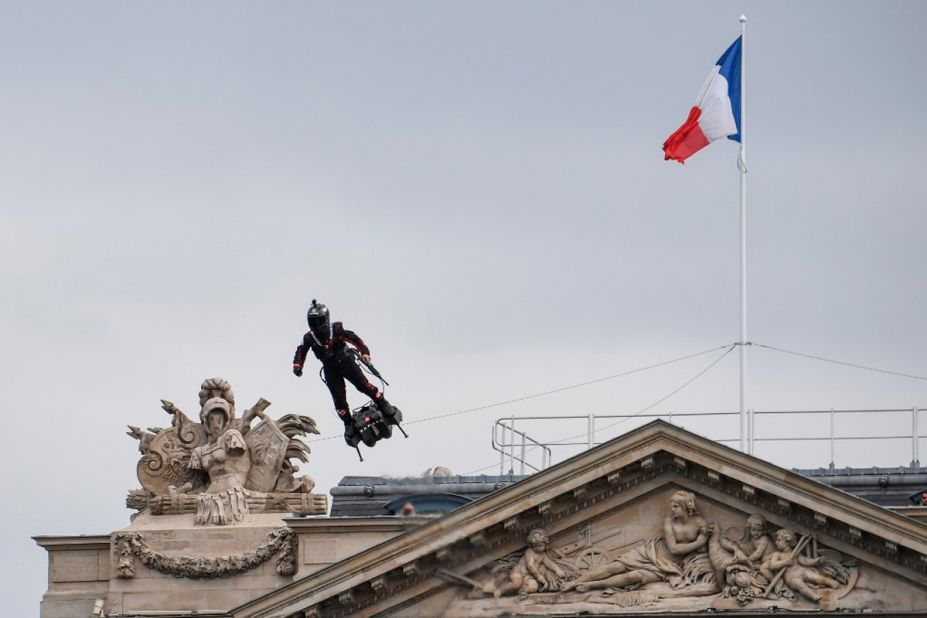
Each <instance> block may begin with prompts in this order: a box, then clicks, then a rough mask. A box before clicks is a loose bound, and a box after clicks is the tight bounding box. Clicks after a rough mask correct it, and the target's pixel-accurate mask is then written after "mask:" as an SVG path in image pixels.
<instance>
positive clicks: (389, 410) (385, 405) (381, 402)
mask: <svg viewBox="0 0 927 618" xmlns="http://www.w3.org/2000/svg"><path fill="white" fill-rule="evenodd" d="M373 402H374V403H375V404H376V405H377V410H379V411H380V414H382V415H383V418H385V419H386V420H387V421H389V420H390V419H391V418H393V417H394V416H396V408H394V407H393V406H392V405H391V404H390V402H388V401H387V400H386V397H384V396H383V395H382V394H381V395H380V396H379V397H377V398H376V399H374V400H373Z"/></svg>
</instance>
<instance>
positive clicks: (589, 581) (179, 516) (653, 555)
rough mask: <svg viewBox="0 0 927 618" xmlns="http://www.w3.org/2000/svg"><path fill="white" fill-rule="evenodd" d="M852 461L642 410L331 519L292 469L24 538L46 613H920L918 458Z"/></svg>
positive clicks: (351, 484) (338, 504) (923, 605)
mask: <svg viewBox="0 0 927 618" xmlns="http://www.w3.org/2000/svg"><path fill="white" fill-rule="evenodd" d="M207 416H208V415H207ZM179 425H180V426H183V424H182V423H181V424H179ZM245 437H246V438H247V436H245ZM220 442H221V441H220ZM253 450H255V451H257V450H259V449H253ZM143 459H144V458H143ZM140 466H141V463H140ZM284 467H285V466H284ZM829 472H833V473H829ZM140 474H141V473H140ZM854 474H855V476H854V475H853V474H844V475H843V476H841V475H840V474H839V473H837V472H836V471H820V473H819V474H814V473H813V471H801V473H799V472H798V471H790V470H786V469H783V468H779V467H777V466H774V465H772V464H770V463H767V462H765V461H762V460H759V459H757V458H754V457H752V456H750V455H746V454H744V453H741V452H739V451H736V450H733V449H731V448H728V447H726V446H723V445H720V444H718V443H716V442H712V441H710V440H707V439H705V438H702V437H699V436H697V435H695V434H692V433H690V432H687V431H685V430H683V429H681V428H679V427H676V426H674V425H670V424H668V423H665V422H663V421H654V422H652V423H650V424H648V425H646V426H644V427H641V428H639V429H637V430H634V431H632V432H630V433H628V434H625V435H624V436H621V437H619V438H616V439H614V440H611V441H610V442H607V443H605V444H602V445H600V446H598V447H596V448H593V449H590V450H588V451H586V452H584V453H582V454H580V455H577V456H575V457H573V458H571V459H569V460H566V461H564V462H562V463H560V464H557V465H555V466H553V467H550V468H548V469H546V470H544V471H542V472H539V473H537V474H534V475H532V476H528V477H515V478H512V477H454V476H439V477H435V476H434V475H432V476H431V477H429V479H428V480H427V481H426V480H423V479H418V480H417V481H412V480H395V479H394V480H387V479H378V478H375V477H371V478H363V477H348V478H346V479H345V480H343V481H342V483H341V484H339V486H338V487H336V488H334V489H333V490H332V495H333V498H334V501H333V505H332V510H331V515H330V516H326V515H324V514H323V513H325V512H326V510H327V503H326V504H325V505H324V508H323V505H322V502H321V501H323V500H324V498H325V496H319V495H317V494H312V493H309V492H308V490H306V487H307V485H306V484H305V483H304V484H303V486H302V491H295V492H292V491H291V492H286V491H284V492H278V491H276V490H277V489H287V488H291V485H292V483H290V481H291V480H293V479H294V478H295V477H294V476H293V475H292V474H290V473H288V475H287V477H286V478H287V481H286V482H285V483H282V484H281V482H279V481H278V482H277V484H276V486H275V487H274V488H273V489H274V491H268V492H266V493H263V494H257V493H255V492H254V491H252V490H248V489H247V485H246V486H245V493H244V494H243V495H244V496H245V498H246V504H247V506H248V507H249V510H248V511H247V512H245V513H244V514H241V516H240V519H239V520H237V521H231V520H232V519H235V518H234V517H232V518H229V521H227V522H225V523H223V524H221V525H220V524H212V523H209V522H200V523H199V524H197V523H196V521H195V519H196V517H197V514H196V513H195V512H194V510H193V507H192V506H191V504H192V502H191V500H194V498H191V497H189V496H187V494H184V493H178V492H177V491H176V489H175V490H174V491H168V492H167V493H166V494H165V495H163V496H154V495H153V493H157V492H153V493H152V492H150V491H149V493H148V495H147V502H145V503H144V504H143V505H142V504H136V507H138V506H143V508H141V510H140V513H139V514H138V516H136V517H135V518H134V520H133V522H132V524H131V525H130V526H128V527H127V528H126V529H124V530H120V531H116V532H114V533H112V534H111V535H108V536H100V537H83V536H82V537H37V538H36V541H37V542H38V544H39V545H41V546H42V547H44V548H45V549H46V550H47V551H48V555H49V589H48V591H47V593H46V594H45V596H44V598H43V600H42V606H41V616H42V618H66V617H68V618H70V617H80V618H84V617H87V616H93V615H97V616H104V615H105V616H114V617H119V618H127V617H129V616H163V617H174V616H176V617H179V616H189V615H191V612H197V613H196V614H195V615H208V616H213V617H223V618H307V617H319V618H323V617H326V618H328V617H331V618H334V617H336V616H362V617H367V616H399V617H413V616H415V617H422V616H449V617H455V616H458V617H465V616H466V617H468V616H538V615H552V616H553V615H555V616H579V615H590V614H592V615H618V614H621V615H627V614H635V615H638V614H654V613H656V614H660V613H668V612H672V613H682V614H686V615H691V614H699V613H706V614H707V613H711V612H718V611H732V612H737V614H738V615H759V614H767V613H769V612H775V611H814V612H819V611H841V612H866V613H878V614H883V615H900V614H911V613H914V614H923V613H927V526H925V524H924V523H922V522H921V521H920V519H919V517H918V516H919V515H920V513H921V510H922V507H913V506H908V505H909V504H910V501H909V500H908V501H907V505H906V504H905V502H904V500H907V496H908V495H910V494H914V493H916V492H917V491H918V490H917V489H912V487H914V486H915V484H916V483H918V482H920V480H921V479H919V478H916V476H917V474H919V471H918V472H917V473H916V474H913V473H907V475H905V473H904V472H903V471H893V472H891V471H889V472H884V473H880V474H876V475H873V478H872V479H868V480H867V479H863V480H864V481H866V483H864V482H861V481H860V482H856V481H854V482H847V483H844V485H843V486H841V485H840V483H839V482H838V479H840V478H844V477H846V478H844V481H846V479H847V478H851V477H852V478H856V479H860V478H862V477H864V476H866V475H865V474H863V473H862V472H860V471H856V473H854ZM893 474H894V476H895V477H896V478H894V479H893V478H892V475H893ZM883 476H884V477H888V480H885V479H881V477H883ZM902 477H904V478H902ZM140 478H141V476H140ZM822 481H823V482H822ZM880 481H881V482H880ZM903 481H905V482H908V485H905V484H904V483H903ZM828 482H830V484H827V483H828ZM288 483H289V485H288ZM854 483H855V484H854ZM867 483H868V485H867ZM149 485H150V483H149ZM867 487H868V488H869V490H871V491H872V492H875V493H870V494H865V492H863V491H860V492H859V493H861V494H862V495H865V496H866V498H867V499H863V498H862V497H859V496H856V495H853V494H852V493H850V492H849V491H847V490H848V489H851V488H856V489H860V488H863V489H866V488H867ZM900 487H904V489H903V492H906V493H904V495H903V496H902V493H901V492H902V490H901V489H899V488H900ZM909 489H910V491H908V490H909ZM867 491H868V490H867ZM879 491H881V492H882V494H879V493H878V492H879ZM889 494H891V497H890V498H886V496H888V495H889ZM268 496H269V497H268ZM879 496H881V497H882V498H885V499H886V500H887V502H883V504H882V505H880V504H879V499H877V498H879ZM136 499H140V498H139V497H138V496H136ZM195 500H200V501H201V500H202V498H195ZM209 500H211V501H212V502H215V499H214V498H210V499H209ZM131 501H132V497H131V496H130V502H131ZM220 502H221V501H220ZM899 502H900V503H901V504H898V503H899ZM407 503H413V504H412V506H413V507H414V509H415V511H416V514H415V515H408V516H402V515H397V514H395V513H396V512H397V509H400V511H401V509H402V507H403V506H405V505H406V504H407ZM888 507H892V508H888ZM196 508H197V509H199V508H200V507H199V506H197V507H196ZM893 509H894V510H893ZM924 510H927V509H924ZM298 513H302V514H303V515H302V516H300V515H299V514H298ZM312 513H316V514H315V515H313V514H312ZM339 514H340V515H341V516H338V515H339Z"/></svg>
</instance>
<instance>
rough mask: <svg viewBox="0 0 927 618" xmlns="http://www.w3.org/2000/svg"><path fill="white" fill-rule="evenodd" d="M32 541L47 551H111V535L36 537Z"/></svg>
mask: <svg viewBox="0 0 927 618" xmlns="http://www.w3.org/2000/svg"><path fill="white" fill-rule="evenodd" d="M32 540H33V541H35V543H36V545H38V546H39V547H42V548H44V549H45V550H46V551H49V552H51V551H75V550H92V549H98V550H99V549H105V550H109V547H110V535H108V534H105V535H103V534H99V535H85V534H81V535H78V536H44V535H43V536H34V537H32Z"/></svg>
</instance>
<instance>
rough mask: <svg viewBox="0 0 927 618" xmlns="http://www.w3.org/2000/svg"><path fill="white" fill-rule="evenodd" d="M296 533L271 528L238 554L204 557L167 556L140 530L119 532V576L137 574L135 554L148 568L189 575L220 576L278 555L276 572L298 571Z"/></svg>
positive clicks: (257, 564) (243, 570)
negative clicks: (259, 541) (254, 546)
mask: <svg viewBox="0 0 927 618" xmlns="http://www.w3.org/2000/svg"><path fill="white" fill-rule="evenodd" d="M297 540H298V539H297V536H296V533H295V532H293V530H291V529H290V528H280V529H278V530H274V531H273V532H271V533H270V534H269V535H268V537H267V541H265V542H264V543H263V544H262V545H261V546H260V547H258V548H257V549H255V550H253V551H249V552H245V553H243V554H241V555H238V556H223V557H218V558H204V557H199V556H165V555H164V554H160V553H158V552H156V551H154V550H152V549H151V547H149V546H148V543H146V542H145V539H143V538H142V535H140V534H139V533H137V532H133V533H126V534H118V535H116V537H115V538H114V546H113V551H114V552H115V554H116V556H117V563H116V577H118V578H120V579H132V578H133V577H135V558H136V557H137V558H138V559H139V560H141V561H142V564H144V565H145V566H146V567H148V568H149V569H153V570H155V571H158V572H159V573H164V574H165V575H173V576H174V577H187V578H189V579H218V578H223V577H231V576H232V575H237V574H239V573H244V572H246V571H250V570H251V569H254V568H256V567H258V566H260V565H262V564H263V563H265V562H267V561H268V560H270V559H271V557H272V556H274V554H277V553H279V554H280V556H279V557H278V558H277V573H279V574H280V575H285V576H289V575H295V574H296V549H297Z"/></svg>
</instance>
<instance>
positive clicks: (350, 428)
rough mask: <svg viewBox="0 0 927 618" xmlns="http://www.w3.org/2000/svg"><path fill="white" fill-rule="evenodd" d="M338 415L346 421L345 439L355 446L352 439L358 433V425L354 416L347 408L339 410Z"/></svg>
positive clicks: (349, 444)
mask: <svg viewBox="0 0 927 618" xmlns="http://www.w3.org/2000/svg"><path fill="white" fill-rule="evenodd" d="M338 417H339V418H340V419H341V421H342V422H343V423H344V441H345V442H346V443H347V445H348V446H354V442H353V441H352V440H353V438H354V437H355V436H356V435H357V427H355V426H354V418H353V417H352V416H351V413H350V412H348V411H347V410H338Z"/></svg>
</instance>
